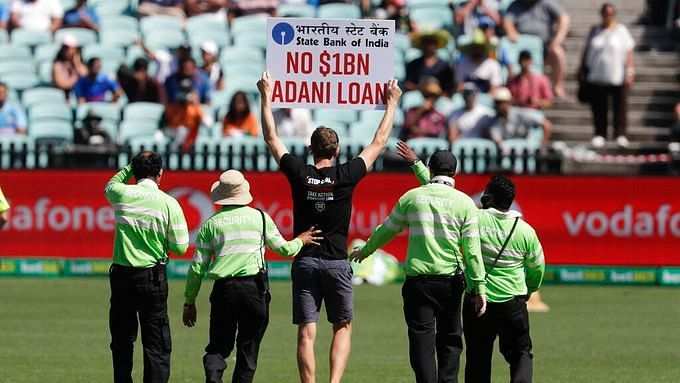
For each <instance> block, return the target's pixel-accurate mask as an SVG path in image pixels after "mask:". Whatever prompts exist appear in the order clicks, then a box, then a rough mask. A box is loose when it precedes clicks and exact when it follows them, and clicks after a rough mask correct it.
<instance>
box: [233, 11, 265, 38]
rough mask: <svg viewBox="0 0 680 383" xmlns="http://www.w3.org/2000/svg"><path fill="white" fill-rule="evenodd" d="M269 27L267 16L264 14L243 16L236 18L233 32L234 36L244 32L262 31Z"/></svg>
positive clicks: (261, 32)
mask: <svg viewBox="0 0 680 383" xmlns="http://www.w3.org/2000/svg"><path fill="white" fill-rule="evenodd" d="M266 27H267V17H266V16H264V15H251V16H241V17H237V18H236V19H234V21H233V22H232V25H231V33H232V35H234V36H237V35H240V34H242V33H253V32H254V33H260V34H263V31H264V30H265V28H266Z"/></svg>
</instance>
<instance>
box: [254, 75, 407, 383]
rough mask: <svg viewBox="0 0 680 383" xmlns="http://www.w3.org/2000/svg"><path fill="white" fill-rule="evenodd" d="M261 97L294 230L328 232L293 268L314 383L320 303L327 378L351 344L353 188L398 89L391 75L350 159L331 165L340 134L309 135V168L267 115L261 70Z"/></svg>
mask: <svg viewBox="0 0 680 383" xmlns="http://www.w3.org/2000/svg"><path fill="white" fill-rule="evenodd" d="M257 85H258V88H259V89H260V93H261V100H262V105H261V106H262V126H263V132H264V139H265V142H266V143H267V146H268V147H269V149H270V150H271V152H272V154H273V156H274V158H275V159H276V161H277V162H278V163H279V165H280V166H281V171H282V172H283V173H284V174H285V175H286V177H287V178H288V181H289V183H290V185H291V189H292V192H293V214H294V226H295V228H294V231H295V233H296V234H299V233H302V232H304V231H305V229H304V228H307V227H310V226H312V225H313V226H315V227H316V228H318V229H320V230H321V231H322V232H323V233H324V236H325V240H324V241H322V242H321V245H320V246H316V247H310V246H305V247H304V248H303V249H302V251H301V252H300V253H299V254H298V256H297V257H296V259H295V261H294V263H293V267H292V279H293V323H294V324H296V325H298V348H297V355H298V368H299V371H300V380H301V381H302V382H303V383H309V382H314V381H315V370H316V364H315V358H314V342H315V338H316V322H317V321H318V320H319V312H320V310H321V303H322V302H323V301H324V300H325V301H326V313H327V317H328V321H329V322H331V323H332V324H333V342H332V345H331V354H330V363H331V366H330V381H331V383H335V382H340V380H341V379H342V375H343V373H344V370H345V366H346V365H347V359H348V358H349V354H350V348H351V331H352V327H351V321H352V268H351V266H350V264H349V262H348V261H347V251H346V248H347V234H348V231H349V222H350V217H351V214H352V193H353V191H354V188H355V187H356V185H357V184H358V183H359V181H361V179H362V178H363V177H364V176H365V175H366V173H367V171H368V170H369V169H370V168H371V167H372V166H373V163H374V162H375V160H376V159H377V158H378V156H379V155H380V154H381V152H382V151H383V149H384V148H385V145H386V144H387V139H388V137H389V136H390V132H391V131H392V126H393V122H394V113H395V111H396V109H397V106H398V104H399V97H400V96H401V90H400V89H399V87H398V86H397V82H396V80H391V81H389V82H388V84H387V88H386V89H387V91H386V97H385V98H386V104H387V105H386V110H385V115H384V116H383V119H382V121H381V122H380V125H379V126H378V129H377V131H376V133H375V136H374V138H373V141H372V142H371V143H369V144H368V145H367V146H366V148H365V149H364V150H363V151H362V152H361V153H360V154H359V156H358V157H357V158H355V159H353V160H351V161H349V162H347V163H344V164H336V163H335V161H336V159H337V157H338V154H339V153H340V147H339V140H338V135H337V133H336V132H335V131H333V130H332V129H329V128H326V127H319V128H317V129H316V130H315V131H314V133H313V134H312V138H311V151H312V155H313V156H314V165H307V164H305V162H304V160H303V159H301V158H298V157H296V156H294V155H291V154H290V153H289V152H288V149H287V148H286V146H285V145H284V144H283V142H282V141H281V139H280V138H279V136H278V134H277V132H276V126H275V123H274V116H273V113H272V101H271V100H272V96H273V80H272V78H271V76H270V75H269V73H264V75H263V76H262V79H261V80H260V81H259V82H258V84H257Z"/></svg>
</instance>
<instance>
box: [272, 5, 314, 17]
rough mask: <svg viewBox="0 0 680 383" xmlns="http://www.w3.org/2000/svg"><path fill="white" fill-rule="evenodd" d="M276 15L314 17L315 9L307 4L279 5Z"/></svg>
mask: <svg viewBox="0 0 680 383" xmlns="http://www.w3.org/2000/svg"><path fill="white" fill-rule="evenodd" d="M276 13H277V15H279V16H281V17H314V15H315V14H316V9H314V7H312V6H311V5H308V4H280V5H279V6H278V8H277V9H276Z"/></svg>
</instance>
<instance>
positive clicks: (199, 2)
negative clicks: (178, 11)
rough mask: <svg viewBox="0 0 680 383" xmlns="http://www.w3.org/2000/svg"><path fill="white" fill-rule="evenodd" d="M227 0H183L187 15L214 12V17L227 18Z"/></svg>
mask: <svg viewBox="0 0 680 383" xmlns="http://www.w3.org/2000/svg"><path fill="white" fill-rule="evenodd" d="M228 3H229V1H228V0H185V1H184V5H185V9H186V14H187V16H189V17H192V16H198V15H204V14H214V15H215V16H216V17H218V18H220V19H222V20H225V21H226V20H227V18H226V13H225V12H224V9H225V7H226V6H227V5H228Z"/></svg>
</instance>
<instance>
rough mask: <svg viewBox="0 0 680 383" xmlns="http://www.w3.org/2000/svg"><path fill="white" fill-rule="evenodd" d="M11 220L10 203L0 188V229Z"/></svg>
mask: <svg viewBox="0 0 680 383" xmlns="http://www.w3.org/2000/svg"><path fill="white" fill-rule="evenodd" d="M7 221H9V203H8V202H7V199H5V195H4V194H2V189H0V229H2V228H3V227H4V226H5V224H6V223H7Z"/></svg>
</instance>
